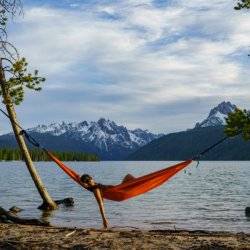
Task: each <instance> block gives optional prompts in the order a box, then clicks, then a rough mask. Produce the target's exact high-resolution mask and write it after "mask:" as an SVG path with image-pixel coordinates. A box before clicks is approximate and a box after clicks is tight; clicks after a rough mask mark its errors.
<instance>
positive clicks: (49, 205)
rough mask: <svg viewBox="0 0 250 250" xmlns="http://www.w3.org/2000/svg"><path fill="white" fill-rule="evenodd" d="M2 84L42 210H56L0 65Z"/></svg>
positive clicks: (15, 132) (4, 96)
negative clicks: (23, 133) (34, 159)
mask: <svg viewBox="0 0 250 250" xmlns="http://www.w3.org/2000/svg"><path fill="white" fill-rule="evenodd" d="M0 84H1V90H2V95H3V100H4V104H5V106H6V109H7V112H8V115H9V117H10V121H11V125H12V128H13V131H14V134H15V137H16V140H17V143H18V145H19V148H20V150H21V153H22V155H23V158H24V161H25V163H26V166H27V168H28V170H29V173H30V175H31V177H32V179H33V181H34V183H35V185H36V188H37V190H38V192H39V194H40V196H41V198H42V199H43V204H42V208H43V209H45V210H53V209H56V208H57V204H56V203H55V202H54V201H53V199H52V198H51V197H50V195H49V193H48V191H47V189H46V188H45V186H44V184H43V182H42V180H41V178H40V176H39V175H38V172H37V170H36V168H35V166H34V164H33V162H32V160H31V156H30V153H29V150H28V147H27V145H26V143H25V140H24V138H23V136H22V135H21V134H20V132H21V129H20V128H19V127H18V126H17V124H19V123H18V121H17V118H16V112H15V109H14V105H13V104H12V102H11V98H10V96H9V95H8V93H7V91H6V87H5V76H4V71H3V68H2V65H0Z"/></svg>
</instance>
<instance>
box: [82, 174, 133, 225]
mask: <svg viewBox="0 0 250 250" xmlns="http://www.w3.org/2000/svg"><path fill="white" fill-rule="evenodd" d="M134 178H135V177H134V176H132V175H131V174H127V175H126V176H125V177H124V178H123V180H122V182H121V183H124V182H127V181H130V180H132V179H134ZM81 184H82V186H83V187H84V188H86V189H87V190H89V191H91V192H93V194H94V196H95V199H96V201H97V204H98V206H99V209H100V213H101V216H102V222H103V227H104V228H107V227H108V220H107V218H106V216H105V209H104V203H103V196H102V191H101V189H102V188H107V187H112V186H111V185H103V184H99V183H96V182H95V180H94V179H93V178H92V177H91V176H90V175H88V174H84V175H82V176H81Z"/></svg>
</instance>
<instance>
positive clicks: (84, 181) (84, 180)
mask: <svg viewBox="0 0 250 250" xmlns="http://www.w3.org/2000/svg"><path fill="white" fill-rule="evenodd" d="M90 180H92V177H91V176H90V175H88V174H83V175H82V176H81V181H82V182H83V183H88V182H89V181H90Z"/></svg>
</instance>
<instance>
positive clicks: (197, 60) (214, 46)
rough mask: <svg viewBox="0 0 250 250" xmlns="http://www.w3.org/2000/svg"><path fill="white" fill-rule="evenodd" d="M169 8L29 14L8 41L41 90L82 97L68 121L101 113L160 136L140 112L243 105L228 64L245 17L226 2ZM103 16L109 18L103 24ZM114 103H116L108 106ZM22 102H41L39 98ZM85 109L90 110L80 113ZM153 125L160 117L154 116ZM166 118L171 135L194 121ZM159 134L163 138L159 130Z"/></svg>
mask: <svg viewBox="0 0 250 250" xmlns="http://www.w3.org/2000/svg"><path fill="white" fill-rule="evenodd" d="M176 2H177V4H172V5H170V6H168V7H166V8H157V7H154V6H153V4H151V1H120V2H119V3H113V4H112V3H109V4H99V5H98V4H96V5H93V6H88V8H82V9H81V8H79V9H80V10H76V9H73V10H72V9H56V8H52V7H33V8H30V9H27V10H26V13H25V17H24V19H23V20H19V23H18V24H16V28H15V29H14V30H15V32H13V33H12V34H11V38H12V39H13V40H14V41H16V43H17V45H18V47H20V48H21V51H22V52H23V54H24V55H25V56H27V58H28V59H29V61H30V62H31V64H32V65H34V66H35V67H38V68H39V69H40V70H41V72H42V73H43V74H45V76H46V77H47V79H48V81H47V83H46V85H45V86H47V87H50V89H53V88H57V89H60V90H62V91H65V93H64V94H65V96H66V95H67V92H68V91H69V89H70V90H72V92H71V93H72V94H74V93H75V94H79V93H82V99H79V100H78V99H77V100H78V101H79V106H78V107H79V110H78V112H77V111H75V114H78V115H76V120H80V119H88V118H89V117H91V118H94V117H96V118H97V117H98V116H100V115H101V114H102V116H109V118H111V119H115V120H118V121H126V122H127V123H128V124H137V125H138V126H141V127H148V128H150V129H157V130H160V125H158V126H157V128H155V127H154V122H153V121H150V119H149V118H146V116H147V115H149V116H150V114H147V113H146V111H145V113H143V110H144V107H145V110H147V107H148V106H150V105H156V106H157V105H166V108H167V107H168V105H172V104H173V103H178V102H180V101H181V100H183V99H185V100H193V99H194V98H205V99H206V100H207V98H211V101H213V102H215V100H216V101H218V100H219V99H220V96H221V101H222V100H223V99H229V100H230V99H231V100H232V101H233V100H234V98H236V99H237V98H238V99H237V100H240V99H242V100H243V99H244V100H245V99H247V98H250V94H249V93H250V85H249V84H247V83H248V82H247V81H248V78H247V77H244V76H243V75H244V74H246V71H245V69H244V67H245V62H244V60H240V59H239V58H235V57H234V55H236V54H237V53H238V54H239V53H240V51H242V49H243V50H244V49H246V47H247V46H248V45H249V44H250V26H249V14H242V13H240V12H235V11H234V10H233V8H232V6H231V4H228V1H226V0H220V1H217V0H213V1H197V0H196V1H194V0H193V1H176ZM71 4H72V3H71ZM103 12H105V13H107V14H109V15H113V16H115V17H116V18H103V17H102V15H101V13H103ZM241 56H242V57H244V56H245V55H241ZM48 94H49V93H48ZM86 95H88V96H91V95H93V100H91V99H90V98H87V100H86V98H85V96H86ZM41 96H42V95H41ZM117 96H118V97H119V96H121V97H124V98H121V99H120V101H119V102H118V103H115V102H114V100H116V101H117V99H115V97H117ZM29 98H30V100H32V101H34V102H37V104H38V103H39V102H40V101H41V99H39V98H40V97H39V96H37V97H36V98H35V99H34V98H33V97H32V96H29ZM55 101H57V100H56V99H55ZM58 101H59V100H58ZM59 102H60V105H58V106H57V105H55V110H47V109H46V112H49V116H50V117H52V116H53V112H55V113H56V112H57V110H56V109H57V108H59V107H62V106H63V105H70V103H67V98H65V101H64V100H63V98H62V99H61V100H60V101H59ZM238 102H240V101H238ZM27 103H29V100H27ZM237 104H238V103H237ZM25 105H26V104H24V109H25V108H27V109H29V108H30V107H28V106H27V105H26V106H25ZM48 105H52V103H51V104H50V103H48ZM53 105H54V104H53ZM86 106H88V107H91V109H90V108H89V109H86V108H82V107H86ZM56 107H57V108H56ZM80 108H81V109H80ZM44 110H45V108H44ZM88 110H89V111H90V112H91V115H90V114H89V113H88ZM32 112H36V111H32ZM41 112H42V110H41ZM197 112H198V111H197ZM93 113H94V114H95V115H93ZM44 115H45V114H44ZM199 115H200V114H198V113H197V117H199ZM65 116H66V117H67V114H65ZM139 116H143V117H140V118H138V117H139ZM69 117H70V118H71V116H70V115H69ZM79 117H81V118H79ZM183 117H184V116H183ZM58 119H59V118H58ZM61 119H64V117H61ZM66 119H67V118H66ZM132 119H133V120H132ZM143 119H144V121H147V123H146V124H145V122H143ZM158 119H159V120H161V121H164V119H166V120H167V119H168V118H167V117H161V115H160V114H158ZM171 119H172V121H173V124H174V122H175V121H176V124H178V126H177V127H176V128H177V129H178V128H179V129H184V128H185V126H187V124H188V125H189V126H190V124H191V123H194V122H195V121H193V119H194V115H192V116H191V115H190V119H188V115H185V119H186V120H187V124H182V125H181V124H180V117H179V116H178V114H176V115H172V116H171ZM162 124H163V123H162ZM167 129H170V127H168V128H167ZM161 130H162V131H164V132H166V128H165V125H162V127H161Z"/></svg>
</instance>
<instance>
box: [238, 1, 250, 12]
mask: <svg viewBox="0 0 250 250" xmlns="http://www.w3.org/2000/svg"><path fill="white" fill-rule="evenodd" d="M234 9H235V10H241V9H250V0H240V1H239V2H238V3H237V6H235V7H234Z"/></svg>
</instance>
